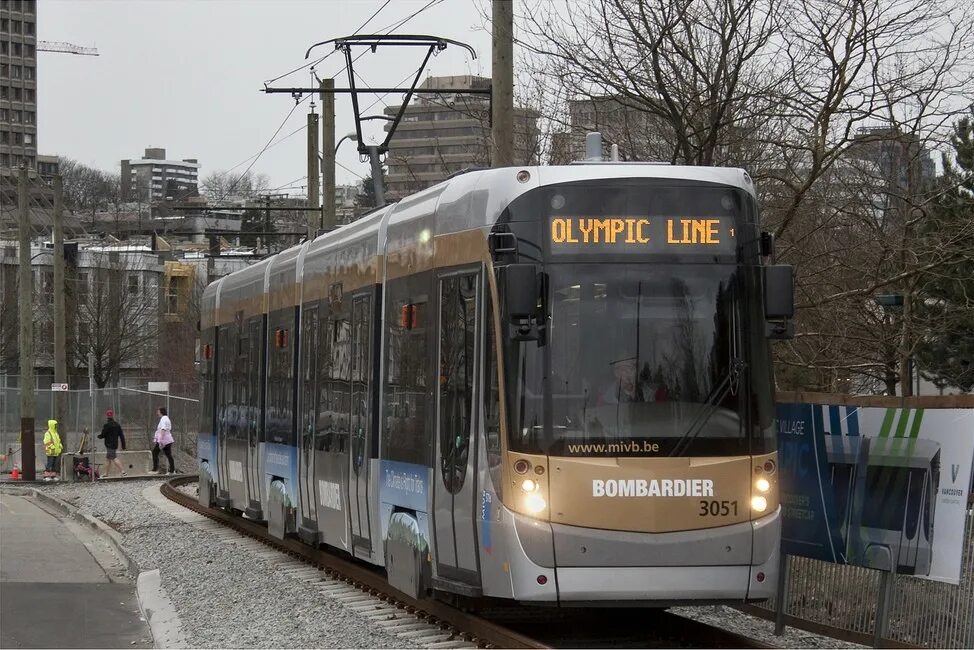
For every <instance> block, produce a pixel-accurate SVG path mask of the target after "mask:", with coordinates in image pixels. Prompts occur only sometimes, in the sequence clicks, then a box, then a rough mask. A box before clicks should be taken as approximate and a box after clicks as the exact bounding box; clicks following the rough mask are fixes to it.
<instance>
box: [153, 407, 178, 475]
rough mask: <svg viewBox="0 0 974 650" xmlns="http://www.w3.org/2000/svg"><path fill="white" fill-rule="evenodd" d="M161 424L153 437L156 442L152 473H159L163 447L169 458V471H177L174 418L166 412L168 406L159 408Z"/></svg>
mask: <svg viewBox="0 0 974 650" xmlns="http://www.w3.org/2000/svg"><path fill="white" fill-rule="evenodd" d="M158 413H159V424H158V425H156V433H155V435H154V436H153V437H152V441H153V442H154V443H155V444H154V445H153V447H152V471H151V472H150V474H158V473H159V450H160V449H161V450H162V452H163V453H164V454H166V458H168V459H169V473H170V474H175V473H176V462H175V461H174V460H173V459H172V443H173V437H172V420H170V419H169V415H168V414H167V413H166V408H165V407H164V406H160V407H159V410H158Z"/></svg>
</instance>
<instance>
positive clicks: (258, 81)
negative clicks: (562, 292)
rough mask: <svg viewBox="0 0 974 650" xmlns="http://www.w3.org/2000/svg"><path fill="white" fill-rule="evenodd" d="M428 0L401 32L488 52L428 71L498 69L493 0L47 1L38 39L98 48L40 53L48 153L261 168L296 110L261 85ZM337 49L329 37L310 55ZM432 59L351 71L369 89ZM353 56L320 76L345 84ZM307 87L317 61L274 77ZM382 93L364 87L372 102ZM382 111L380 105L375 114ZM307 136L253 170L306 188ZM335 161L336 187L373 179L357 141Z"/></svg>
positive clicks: (368, 63)
mask: <svg viewBox="0 0 974 650" xmlns="http://www.w3.org/2000/svg"><path fill="white" fill-rule="evenodd" d="M431 2H432V4H431V5H430V6H429V7H428V8H427V9H426V10H424V11H422V12H421V13H419V14H418V15H417V16H416V17H414V18H412V19H411V20H410V21H409V22H407V23H406V24H404V25H403V26H402V27H400V28H398V29H397V30H396V33H413V34H430V35H436V36H442V37H446V38H451V39H454V40H458V41H462V42H465V43H468V44H470V45H471V46H472V47H473V49H474V50H475V51H476V53H477V59H476V60H474V59H472V58H471V57H470V55H469V54H468V53H467V52H466V51H465V50H464V49H463V48H459V47H448V48H447V49H446V50H445V51H443V52H440V53H439V54H438V55H436V56H434V57H432V58H431V59H430V63H429V64H428V66H427V72H426V73H424V74H425V75H429V74H432V75H437V76H439V75H462V74H482V75H484V76H490V65H491V64H490V53H491V52H490V34H489V33H488V32H487V31H485V30H484V29H483V23H484V21H483V19H482V17H481V13H480V11H481V9H480V7H482V6H483V7H489V5H488V4H487V3H486V2H485V1H484V0H389V2H388V3H386V0H296V1H295V0H274V1H271V0H83V1H79V0H38V2H37V6H38V9H37V11H38V21H37V38H38V39H39V40H45V41H66V42H70V43H73V44H75V45H82V46H88V47H91V46H94V47H97V48H98V52H99V56H98V57H90V56H75V55H67V54H59V53H53V52H39V53H38V65H37V68H38V74H37V77H38V102H37V103H38V153H40V154H43V155H59V156H64V157H67V158H73V159H75V160H78V161H80V162H83V163H85V164H87V165H90V166H93V167H97V168H99V169H102V170H105V171H111V172H117V171H118V170H119V162H120V161H121V160H122V159H124V158H133V159H137V158H140V157H142V155H143V153H144V149H145V148H146V147H164V148H165V149H166V154H167V157H168V158H170V159H183V158H197V159H198V160H199V162H200V164H201V165H202V168H201V169H200V177H201V178H202V177H205V176H206V175H207V174H209V173H211V172H214V171H224V170H228V169H231V168H233V167H234V166H237V167H236V169H235V170H234V173H238V172H242V171H244V170H245V169H246V168H247V166H248V165H249V164H250V163H249V162H244V161H246V160H247V159H248V158H249V157H251V156H253V155H255V154H256V153H258V152H259V151H260V150H261V149H262V148H263V147H264V146H265V145H266V144H267V143H268V141H269V140H271V138H272V136H273V135H274V133H275V131H277V129H278V127H281V125H282V122H284V119H285V116H287V114H288V112H289V111H290V110H291V108H292V107H293V106H294V99H293V98H292V97H291V96H290V95H288V94H273V95H272V94H265V93H263V92H260V91H261V89H262V88H263V82H264V81H266V80H270V79H273V78H274V77H277V76H279V75H281V74H284V73H285V72H288V71H289V70H292V69H293V68H296V67H298V66H301V65H303V64H305V63H306V61H305V59H304V54H305V50H306V49H307V48H308V47H309V46H310V45H312V44H314V43H317V42H320V41H324V40H326V39H330V38H336V37H340V36H348V35H351V34H353V33H356V30H358V28H359V27H360V26H361V25H362V24H363V23H364V22H365V21H366V20H367V19H368V18H369V17H370V16H372V14H373V13H374V12H375V11H376V10H377V9H379V8H380V7H381V8H382V9H381V11H379V13H378V15H377V16H376V17H375V18H374V19H373V20H372V21H371V22H370V23H369V24H368V26H367V27H366V28H365V29H363V30H362V31H361V32H359V33H375V32H378V31H380V30H383V29H384V28H388V27H389V26H391V25H394V24H395V23H397V22H398V21H400V20H402V19H404V18H406V17H407V16H410V15H411V14H413V13H415V12H417V11H418V10H420V9H422V8H423V7H425V6H426V5H427V4H430V3H431ZM383 5H385V6H383ZM333 49H334V48H333V47H331V46H328V45H325V46H321V47H319V48H317V49H316V50H314V51H312V59H313V58H315V55H316V54H317V55H318V56H321V55H324V54H325V53H327V52H328V51H333ZM364 49H365V48H356V49H355V50H353V54H356V53H359V52H361V51H362V50H364ZM424 55H425V50H422V49H420V48H398V47H395V48H394V47H386V48H379V50H378V52H377V53H375V54H373V53H370V52H368V53H366V54H365V55H363V56H362V58H361V59H360V60H359V61H358V62H356V64H355V66H354V68H355V72H356V73H357V74H358V75H360V77H361V79H364V80H365V82H366V83H367V84H368V85H370V86H375V87H379V86H402V85H408V82H404V78H405V77H407V75H410V72H412V74H415V72H416V69H417V68H418V67H419V64H420V63H421V62H422V56H424ZM344 64H345V62H344V56H343V54H342V53H341V52H335V53H334V54H332V55H331V56H330V57H329V58H328V59H327V60H325V61H323V62H322V63H321V64H319V65H318V66H317V68H316V71H317V73H318V75H319V76H320V77H322V78H324V77H325V76H326V75H328V76H335V75H338V76H337V77H336V86H337V87H347V85H348V77H347V73H346V72H342V68H343V67H344ZM340 72H341V74H339V73H340ZM410 80H411V77H410ZM356 83H357V85H361V81H360V80H359V79H356ZM310 84H312V80H311V76H310V74H309V73H308V70H307V69H305V70H302V71H300V72H297V73H294V74H292V75H290V76H287V77H284V78H282V79H280V80H278V81H276V82H275V83H274V85H277V86H281V85H284V86H288V87H291V86H301V87H308V86H309V85H310ZM315 85H317V84H316V83H315ZM377 99H378V98H377V96H373V95H362V96H360V101H361V102H362V105H363V107H365V106H368V105H369V104H372V103H373V102H374V101H376V100H377ZM317 101H318V100H317V96H316V97H315V102H316V103H317ZM401 101H402V100H401V96H399V95H389V96H386V97H385V98H384V102H385V103H386V104H388V105H390V106H398V105H399V102H401ZM308 107H309V102H308V101H305V102H304V103H302V104H301V105H300V106H298V108H297V109H296V110H294V112H293V113H292V114H291V116H290V118H289V119H288V120H287V122H286V123H284V125H283V127H282V128H281V130H280V132H279V133H278V135H277V138H281V137H282V136H286V135H288V134H289V133H291V132H292V131H295V130H296V129H299V128H300V127H301V126H303V125H304V124H306V123H307V113H308ZM383 108H384V104H383V103H382V102H379V103H377V104H376V105H375V106H374V107H373V108H372V110H371V111H369V112H368V113H367V114H372V115H374V114H378V113H381V111H382V109H383ZM335 112H336V127H335V133H336V141H337V140H338V139H339V138H341V137H342V136H343V135H345V134H346V133H349V132H354V130H355V124H354V120H353V116H352V106H351V99H350V98H349V96H348V95H337V96H336V101H335ZM366 125H369V126H365V127H364V132H365V134H366V140H368V141H374V142H378V141H379V138H381V122H378V121H372V122H371V123H368V122H367V123H366ZM306 145H307V140H306V135H305V133H304V131H303V130H302V131H300V132H298V133H296V134H294V135H293V136H291V137H290V138H288V139H286V140H284V141H282V142H281V143H280V144H277V145H275V146H273V147H271V148H269V149H268V150H267V151H266V152H265V153H264V154H263V155H261V156H260V158H259V159H258V160H257V161H256V163H255V164H254V166H253V171H254V172H261V173H264V174H267V175H268V176H269V177H270V180H271V183H272V187H275V188H276V187H285V188H286V190H287V191H289V192H293V193H294V194H304V193H305V192H306V190H305V189H304V188H303V187H301V186H303V185H304V184H305V182H306V181H303V180H301V181H298V182H294V181H296V179H300V178H301V177H303V176H305V174H306V173H307V155H306V150H307V149H306ZM338 163H339V164H340V166H339V167H338V169H337V172H336V177H337V182H338V183H339V184H342V183H347V182H354V181H357V180H359V177H363V176H366V175H368V170H369V166H368V163H367V162H360V161H359V157H358V153H357V152H356V150H355V146H354V144H353V143H352V142H349V141H345V142H344V143H343V144H342V146H341V148H340V149H339V153H338ZM238 165H239V166H238ZM341 165H344V167H345V168H347V169H343V168H342V167H341ZM282 191H284V190H282Z"/></svg>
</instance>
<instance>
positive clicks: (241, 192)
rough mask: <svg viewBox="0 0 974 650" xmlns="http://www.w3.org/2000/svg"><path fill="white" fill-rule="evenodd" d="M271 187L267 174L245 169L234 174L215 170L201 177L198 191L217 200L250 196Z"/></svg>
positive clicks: (210, 198) (212, 199)
mask: <svg viewBox="0 0 974 650" xmlns="http://www.w3.org/2000/svg"><path fill="white" fill-rule="evenodd" d="M270 187H271V180H270V177H269V176H267V174H261V173H256V172H252V171H249V170H248V171H247V172H244V173H239V174H235V173H233V172H229V171H216V172H213V173H211V174H208V175H207V176H205V177H204V178H203V180H202V181H201V182H200V185H199V191H200V193H201V194H202V195H203V196H205V197H206V198H207V199H209V200H211V201H214V202H219V201H225V200H227V199H230V198H234V197H244V198H251V197H253V196H255V195H258V194H260V193H261V192H266V191H267V190H268V189H269V188H270Z"/></svg>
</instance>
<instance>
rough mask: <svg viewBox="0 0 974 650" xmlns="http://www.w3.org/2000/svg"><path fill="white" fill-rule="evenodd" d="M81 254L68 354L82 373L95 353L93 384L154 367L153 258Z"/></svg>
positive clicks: (109, 252) (155, 285)
mask: <svg viewBox="0 0 974 650" xmlns="http://www.w3.org/2000/svg"><path fill="white" fill-rule="evenodd" d="M85 258H86V259H87V260H88V264H86V265H85V266H84V267H80V268H79V272H78V276H77V279H76V280H75V283H76V285H75V287H74V288H73V289H74V291H73V299H74V303H75V305H74V306H75V310H76V311H75V313H76V314H77V334H76V337H75V340H74V345H73V346H72V350H73V355H72V356H73V359H74V362H75V365H76V366H77V368H78V369H79V371H80V369H81V368H86V367H87V365H88V355H89V353H91V354H93V355H94V368H93V375H94V378H95V383H96V384H97V386H98V387H99V388H104V387H105V386H106V385H108V384H109V383H111V382H115V381H118V379H119V378H120V376H121V375H122V373H123V372H124V371H126V370H139V371H143V372H144V371H145V370H147V369H151V368H153V367H155V366H156V363H157V351H158V345H159V330H160V328H159V316H160V314H159V292H160V286H159V278H160V277H161V271H160V270H159V269H158V268H155V267H154V265H155V264H156V263H157V262H156V261H155V258H154V256H148V255H145V254H143V253H141V252H131V251H125V250H114V251H113V250H109V249H105V250H91V249H89V250H88V251H86V252H85Z"/></svg>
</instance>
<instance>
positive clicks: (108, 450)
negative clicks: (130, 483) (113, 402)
mask: <svg viewBox="0 0 974 650" xmlns="http://www.w3.org/2000/svg"><path fill="white" fill-rule="evenodd" d="M114 416H115V414H114V413H112V410H111V409H108V410H107V411H105V417H106V418H107V420H106V421H105V424H104V425H102V427H101V433H99V434H98V437H99V438H102V439H104V440H105V458H106V459H107V461H108V462H107V463H106V465H105V473H104V474H103V475H102V478H108V475H109V474H110V473H111V471H112V467H113V466H114V467H117V468H118V473H119V474H120V475H121V476H125V468H123V467H122V463H121V462H119V460H118V445H119V443H121V444H122V451H125V434H124V433H122V425H120V424H119V423H118V422H116V421H115V417H114Z"/></svg>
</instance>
